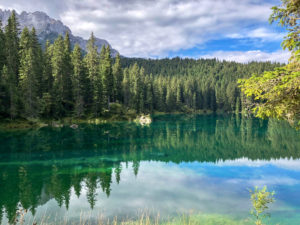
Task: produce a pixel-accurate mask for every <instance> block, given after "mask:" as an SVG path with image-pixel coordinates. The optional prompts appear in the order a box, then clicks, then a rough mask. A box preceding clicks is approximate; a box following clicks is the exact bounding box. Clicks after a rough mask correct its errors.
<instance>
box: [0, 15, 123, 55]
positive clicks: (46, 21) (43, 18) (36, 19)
mask: <svg viewBox="0 0 300 225" xmlns="http://www.w3.org/2000/svg"><path fill="white" fill-rule="evenodd" d="M11 13H12V11H11V10H2V9H0V20H1V21H2V23H3V25H4V26H5V25H6V24H7V20H8V18H9V16H10V15H11ZM17 18H18V22H19V24H20V30H22V29H23V28H24V27H28V28H29V29H31V28H32V27H35V29H36V33H37V35H38V38H39V40H40V42H41V44H42V45H45V43H46V41H47V40H49V41H50V42H51V43H53V42H54V40H55V39H56V38H57V37H58V35H65V33H66V32H69V34H70V41H71V44H72V46H74V45H75V44H76V43H78V44H79V46H80V47H81V48H82V49H83V50H86V45H87V40H85V39H83V38H81V37H78V36H74V35H73V34H72V31H71V30H70V28H69V27H67V26H65V25H64V24H63V23H62V22H61V21H60V20H55V19H53V18H51V17H49V16H48V15H47V14H46V13H44V12H38V11H37V12H33V13H28V12H22V13H21V14H17ZM95 44H96V46H97V47H98V51H100V50H101V48H102V46H103V45H105V46H107V45H109V46H110V47H111V45H110V44H109V43H108V42H107V41H106V40H104V39H99V38H95ZM111 53H112V56H116V54H117V53H118V51H117V50H115V49H112V48H111Z"/></svg>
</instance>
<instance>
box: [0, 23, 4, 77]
mask: <svg viewBox="0 0 300 225" xmlns="http://www.w3.org/2000/svg"><path fill="white" fill-rule="evenodd" d="M4 64H5V35H4V32H3V30H2V22H1V20H0V71H1V70H2V69H3V66H4ZM0 79H1V72H0Z"/></svg>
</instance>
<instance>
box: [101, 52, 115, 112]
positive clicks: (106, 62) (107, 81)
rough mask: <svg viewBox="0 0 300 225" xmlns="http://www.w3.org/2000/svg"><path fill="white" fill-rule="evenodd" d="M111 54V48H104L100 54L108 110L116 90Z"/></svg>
mask: <svg viewBox="0 0 300 225" xmlns="http://www.w3.org/2000/svg"><path fill="white" fill-rule="evenodd" d="M110 54H111V53H110V47H109V46H107V47H105V46H103V47H102V50H101V53H100V74H101V76H102V80H103V97H104V103H105V104H106V108H107V109H109V104H110V102H111V100H112V97H113V90H114V77H113V74H112V67H111V55H110Z"/></svg>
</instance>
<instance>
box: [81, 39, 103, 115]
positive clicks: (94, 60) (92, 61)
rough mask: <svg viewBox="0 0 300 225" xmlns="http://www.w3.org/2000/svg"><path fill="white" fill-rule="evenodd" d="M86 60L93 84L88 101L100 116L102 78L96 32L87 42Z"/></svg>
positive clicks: (94, 113)
mask: <svg viewBox="0 0 300 225" xmlns="http://www.w3.org/2000/svg"><path fill="white" fill-rule="evenodd" d="M84 62H85V65H86V68H87V72H88V77H89V81H90V84H91V85H90V86H91V90H92V93H91V99H90V100H89V101H88V104H89V105H90V107H91V109H92V112H93V115H94V116H95V117H97V116H99V115H100V114H101V112H102V101H103V97H102V79H101V76H100V73H99V54H98V52H97V46H96V45H95V37H94V34H93V33H92V34H91V37H90V39H89V41H88V43H87V54H86V56H85V58H84Z"/></svg>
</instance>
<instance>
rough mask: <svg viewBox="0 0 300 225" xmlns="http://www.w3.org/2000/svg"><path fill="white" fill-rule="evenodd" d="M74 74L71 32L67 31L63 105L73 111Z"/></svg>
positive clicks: (64, 56)
mask: <svg viewBox="0 0 300 225" xmlns="http://www.w3.org/2000/svg"><path fill="white" fill-rule="evenodd" d="M72 74H73V72H72V62H71V43H70V37H69V33H68V32H67V33H66V35H65V39H64V55H63V74H62V75H63V77H62V86H63V105H64V109H65V111H66V112H71V111H72V109H73V93H72Z"/></svg>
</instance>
